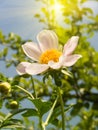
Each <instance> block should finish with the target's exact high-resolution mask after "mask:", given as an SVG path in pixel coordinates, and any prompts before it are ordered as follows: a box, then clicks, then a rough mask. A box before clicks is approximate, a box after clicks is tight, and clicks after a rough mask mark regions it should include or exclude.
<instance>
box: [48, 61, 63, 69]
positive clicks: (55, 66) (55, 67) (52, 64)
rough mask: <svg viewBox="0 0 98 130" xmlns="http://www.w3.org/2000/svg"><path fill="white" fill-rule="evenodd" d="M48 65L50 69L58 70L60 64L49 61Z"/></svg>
mask: <svg viewBox="0 0 98 130" xmlns="http://www.w3.org/2000/svg"><path fill="white" fill-rule="evenodd" d="M48 65H49V67H50V68H52V69H59V68H61V65H62V64H61V63H60V62H54V61H49V62H48Z"/></svg>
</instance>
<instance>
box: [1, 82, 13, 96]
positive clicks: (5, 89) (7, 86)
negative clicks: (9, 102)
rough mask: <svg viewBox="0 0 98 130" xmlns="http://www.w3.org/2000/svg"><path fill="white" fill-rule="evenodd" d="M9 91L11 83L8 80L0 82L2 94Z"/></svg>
mask: <svg viewBox="0 0 98 130" xmlns="http://www.w3.org/2000/svg"><path fill="white" fill-rule="evenodd" d="M10 91H11V85H10V84H9V83H8V82H1V83H0V92H1V93H2V94H8V93H9V92H10Z"/></svg>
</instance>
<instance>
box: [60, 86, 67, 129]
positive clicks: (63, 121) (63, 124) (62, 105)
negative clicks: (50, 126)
mask: <svg viewBox="0 0 98 130" xmlns="http://www.w3.org/2000/svg"><path fill="white" fill-rule="evenodd" d="M58 94H59V98H60V104H61V111H62V113H61V114H62V130H65V114H64V103H63V99H62V95H61V91H60V88H59V87H58Z"/></svg>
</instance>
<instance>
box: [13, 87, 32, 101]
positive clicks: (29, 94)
mask: <svg viewBox="0 0 98 130" xmlns="http://www.w3.org/2000/svg"><path fill="white" fill-rule="evenodd" d="M15 86H16V87H17V88H19V89H21V90H22V91H24V92H25V93H26V94H28V95H29V96H30V97H31V98H32V99H34V97H33V95H32V94H31V93H29V92H28V91H27V90H25V89H24V88H22V87H20V86H18V85H15Z"/></svg>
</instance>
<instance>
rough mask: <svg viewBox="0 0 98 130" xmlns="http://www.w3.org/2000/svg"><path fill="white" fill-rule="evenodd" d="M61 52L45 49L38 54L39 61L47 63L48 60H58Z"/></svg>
mask: <svg viewBox="0 0 98 130" xmlns="http://www.w3.org/2000/svg"><path fill="white" fill-rule="evenodd" d="M61 54H62V53H61V52H59V51H58V50H55V49H51V50H47V51H45V52H44V53H42V55H41V56H40V63H41V64H47V63H48V62H49V61H51V60H52V61H54V62H58V60H59V57H60V56H61Z"/></svg>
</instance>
